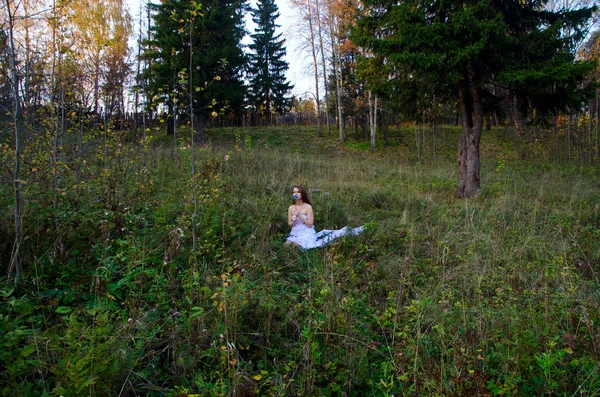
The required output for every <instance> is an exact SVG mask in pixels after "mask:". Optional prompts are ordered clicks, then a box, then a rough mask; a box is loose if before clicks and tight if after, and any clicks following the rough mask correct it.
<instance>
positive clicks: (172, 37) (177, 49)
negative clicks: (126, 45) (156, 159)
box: [142, 0, 245, 143]
mask: <svg viewBox="0 0 600 397" xmlns="http://www.w3.org/2000/svg"><path fill="white" fill-rule="evenodd" d="M191 3H192V2H191V1H190V0H184V1H177V0H165V1H162V2H161V3H160V4H150V7H151V10H152V12H153V20H154V24H153V26H152V27H151V29H150V30H151V37H150V38H149V39H148V40H147V41H146V42H145V45H146V49H145V51H144V54H143V57H144V58H145V59H146V60H147V61H148V62H149V65H148V67H147V68H146V70H145V71H144V73H143V75H142V78H143V80H144V83H143V84H142V85H143V87H144V90H145V91H146V95H147V96H148V98H150V99H151V100H152V102H153V105H154V106H157V105H163V106H166V108H167V114H168V120H169V125H168V128H167V131H171V133H172V131H173V126H174V124H173V123H174V119H173V117H174V116H175V115H176V114H183V113H186V109H185V105H183V104H185V103H188V101H187V100H186V97H187V94H186V87H188V86H189V84H188V81H187V79H186V78H185V76H189V75H190V73H189V72H190V71H189V66H190V54H191V56H192V60H191V64H192V65H193V68H194V73H193V74H192V76H193V77H192V79H193V80H192V84H191V85H192V86H193V87H194V88H195V89H194V93H193V109H194V116H193V117H195V119H196V121H195V123H194V124H195V126H196V136H195V139H196V141H198V142H200V143H202V142H203V141H204V128H205V126H206V120H207V118H208V117H209V115H210V114H211V113H212V112H213V111H214V109H213V107H214V106H219V107H220V108H224V107H226V106H228V107H230V108H233V109H235V110H238V111H241V108H242V105H243V102H244V97H245V89H244V85H243V82H242V78H241V77H242V76H241V73H242V68H243V67H244V65H245V56H244V53H243V51H242V49H241V40H242V38H243V37H244V28H243V10H244V8H245V1H237V0H221V1H218V0H213V1H208V2H204V3H203V4H202V7H201V14H202V16H201V17H199V18H192V19H190V17H189V16H190V15H189V13H190V10H192V9H193V8H194V7H192V4H191ZM190 29H191V31H192V32H193V35H192V36H191V40H188V39H189V37H188V34H187V32H189V31H190ZM182 77H184V79H183V80H182ZM180 104H182V106H183V107H180V106H179V105H180ZM188 110H189V109H188Z"/></svg>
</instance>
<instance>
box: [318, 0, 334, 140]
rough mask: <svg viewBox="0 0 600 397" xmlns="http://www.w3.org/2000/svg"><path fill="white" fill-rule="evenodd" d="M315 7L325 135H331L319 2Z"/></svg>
mask: <svg viewBox="0 0 600 397" xmlns="http://www.w3.org/2000/svg"><path fill="white" fill-rule="evenodd" d="M316 6H317V32H318V33H319V48H320V49H321V70H322V71H323V86H324V87H325V116H326V120H327V135H329V134H331V123H330V121H329V108H328V107H327V98H328V97H329V86H328V85H327V64H326V63H325V47H324V46H323V34H322V30H323V29H322V27H323V24H322V22H321V7H320V4H319V0H316Z"/></svg>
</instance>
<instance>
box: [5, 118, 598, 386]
mask: <svg viewBox="0 0 600 397" xmlns="http://www.w3.org/2000/svg"><path fill="white" fill-rule="evenodd" d="M446 134H447V135H446V136H444V139H439V140H438V142H437V145H438V147H437V148H436V150H438V152H437V153H435V156H434V152H433V151H432V149H431V148H430V149H431V150H430V149H428V148H427V147H421V150H422V152H421V153H420V156H419V157H420V160H421V163H418V162H416V156H414V154H413V152H412V147H411V143H410V142H411V141H410V139H409V138H407V136H404V135H403V134H401V135H399V136H394V137H393V138H392V139H391V142H390V145H389V146H387V147H385V148H382V150H380V151H379V152H378V153H377V154H374V155H372V154H370V153H368V151H367V150H368V148H366V147H365V148H363V147H362V146H361V145H360V144H359V143H354V142H352V141H350V142H349V143H348V144H347V145H345V146H342V147H340V146H338V145H337V144H336V143H335V137H325V138H317V137H316V131H313V130H312V129H310V128H294V129H287V130H285V129H277V128H270V129H245V130H242V129H224V130H223V129H222V130H211V131H210V133H209V134H207V137H208V138H209V140H210V144H209V145H208V146H207V147H205V148H202V149H199V150H198V153H197V156H196V157H197V158H199V159H200V160H198V167H197V169H198V174H197V175H196V176H195V177H194V178H193V179H191V178H190V169H191V167H190V157H191V156H190V153H189V150H190V149H189V147H188V145H187V142H185V140H180V142H179V144H178V148H177V158H176V159H174V158H173V148H172V146H171V145H172V141H171V140H170V139H165V138H163V137H160V136H157V137H153V138H151V139H150V141H149V142H146V144H145V145H144V146H140V145H139V144H137V143H131V144H129V143H124V142H121V141H120V140H119V139H117V138H115V139H114V142H112V143H110V145H113V146H110V147H109V148H108V150H106V148H100V147H99V148H98V150H97V151H89V152H88V155H87V156H86V158H85V164H84V165H81V167H80V168H79V174H78V173H76V172H74V171H73V172H71V171H69V170H70V169H74V168H75V167H71V168H69V167H65V168H64V169H61V170H60V172H61V175H60V177H61V179H60V181H61V189H62V190H61V196H60V200H58V206H57V207H54V204H53V203H54V200H53V198H52V197H46V196H45V195H44V191H45V189H46V188H47V186H48V183H49V182H48V181H49V178H50V175H51V174H50V173H48V174H47V176H46V177H44V176H39V174H33V173H32V174H31V175H29V177H30V178H32V181H33V182H34V183H29V185H28V186H29V190H28V192H27V194H28V197H30V199H31V200H30V201H29V202H28V207H27V213H26V216H25V218H24V219H25V225H26V226H27V228H26V233H25V234H26V236H27V239H26V244H27V245H26V247H25V248H24V249H25V250H26V252H27V255H25V257H26V258H28V264H27V266H25V270H26V272H27V273H26V275H25V276H24V277H25V280H26V282H25V283H24V284H23V286H21V287H20V288H19V289H17V290H15V289H12V288H10V285H9V284H5V285H7V286H6V287H4V288H3V289H2V291H1V293H2V296H1V299H2V300H3V301H4V305H3V306H2V309H1V311H0V313H1V315H2V317H1V318H0V325H1V326H2V328H3V330H4V332H3V333H2V337H0V358H1V360H2V363H3V366H4V368H5V371H3V373H4V375H3V376H2V377H1V378H0V382H1V383H2V387H3V394H5V395H23V396H25V395H27V396H30V395H44V394H45V395H61V394H62V395H99V396H100V395H172V396H184V395H206V396H209V395H210V396H212V395H215V396H217V395H223V396H224V395H236V396H242V395H277V396H297V395H324V396H327V395H336V396H338V395H339V396H341V395H348V396H350V395H355V396H391V395H439V396H452V395H456V396H458V395H536V396H537V395H569V396H573V395H586V396H592V395H594V394H597V393H600V369H599V368H598V364H597V363H598V361H599V358H600V357H599V355H600V350H599V349H600V334H599V333H598V331H597V323H598V321H599V320H600V319H599V317H600V312H599V311H598V302H599V298H600V297H599V294H600V289H599V286H600V282H599V280H598V277H599V276H598V271H599V267H598V263H599V256H600V239H599V237H600V231H599V226H600V205H599V204H598V203H600V187H599V186H598V184H597V179H598V175H597V170H596V169H593V168H581V167H572V166H567V165H561V166H559V165H554V164H551V163H547V162H544V161H540V160H527V161H525V160H522V159H521V158H520V156H518V155H516V153H515V152H514V151H513V149H512V148H511V147H510V145H506V144H504V143H497V142H495V140H494V139H489V140H487V141H485V139H487V138H484V143H483V148H484V153H483V169H482V178H483V180H482V186H483V190H482V192H481V194H480V195H479V196H478V197H477V198H475V199H471V200H455V199H454V198H453V195H452V193H453V191H454V189H455V184H456V179H457V175H456V170H455V166H454V146H453V145H454V144H455V143H456V139H457V136H456V131H453V129H451V128H448V129H447V132H446ZM442 143H443V144H445V145H446V146H442ZM428 150H429V151H428ZM82 160H83V159H79V160H78V161H82ZM38 168H39V167H38ZM32 172H33V171H32ZM35 172H38V173H39V172H40V171H39V170H38V171H35ZM55 172H56V171H55ZM78 177H79V178H81V180H83V181H84V183H82V182H77V178H78ZM297 183H301V184H304V185H306V186H307V187H308V188H309V190H310V192H311V195H312V197H311V198H312V200H313V204H314V208H315V224H316V227H317V229H321V228H339V227H342V226H345V225H350V226H358V225H362V224H365V225H366V227H367V230H366V231H365V232H364V233H363V234H361V235H360V236H358V237H352V238H346V239H342V240H340V241H338V242H336V243H335V244H332V245H330V246H328V247H326V248H323V249H321V250H313V251H300V250H297V249H295V248H292V247H288V246H284V245H283V242H284V240H285V237H286V236H287V233H288V227H287V222H286V218H285V214H286V210H287V206H288V205H289V203H290V192H291V186H292V185H293V184H297ZM192 184H196V187H197V189H198V192H199V204H200V208H201V213H200V215H199V217H198V218H194V221H195V222H196V225H195V226H196V230H197V232H198V236H199V237H198V242H197V243H198V244H197V247H198V249H197V251H196V252H192V251H191V247H192V243H191V229H192V227H191V226H192V225H191V222H192V212H193V198H192V193H191V191H192ZM3 189H4V187H3ZM4 193H5V192H3V194H4ZM6 193H7V192H6ZM62 193H64V194H62ZM5 197H8V195H7V196H5ZM34 197H36V198H37V199H36V200H33V198H34ZM0 210H1V211H2V213H4V214H9V213H10V200H8V199H5V200H3V201H2V208H1V209H0ZM6 224H8V222H4V223H2V230H3V231H2V232H3V233H4V234H5V235H6V236H7V239H10V233H11V232H10V228H8V227H5V225H6Z"/></svg>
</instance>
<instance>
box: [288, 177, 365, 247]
mask: <svg viewBox="0 0 600 397" xmlns="http://www.w3.org/2000/svg"><path fill="white" fill-rule="evenodd" d="M288 225H289V226H290V227H291V228H292V230H291V231H290V236H289V237H288V238H287V240H286V242H285V244H293V245H295V246H297V247H300V248H303V249H311V248H318V247H322V246H324V245H325V244H327V243H329V242H331V241H332V240H334V239H336V238H338V237H341V236H344V235H346V234H352V235H354V236H356V235H357V234H359V233H361V232H362V231H363V230H364V228H363V227H362V226H360V227H357V228H356V229H350V228H349V227H348V226H346V227H344V228H343V229H340V230H321V231H320V232H319V233H316V232H315V227H314V213H313V208H312V204H311V202H310V198H309V197H308V192H307V191H306V189H305V188H304V186H299V185H296V186H294V189H293V190H292V205H290V207H289V208H288Z"/></svg>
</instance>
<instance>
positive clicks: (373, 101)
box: [369, 91, 377, 153]
mask: <svg viewBox="0 0 600 397" xmlns="http://www.w3.org/2000/svg"><path fill="white" fill-rule="evenodd" d="M369 124H370V127H371V153H375V147H376V145H377V136H376V134H377V96H375V98H373V92H372V91H369Z"/></svg>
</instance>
